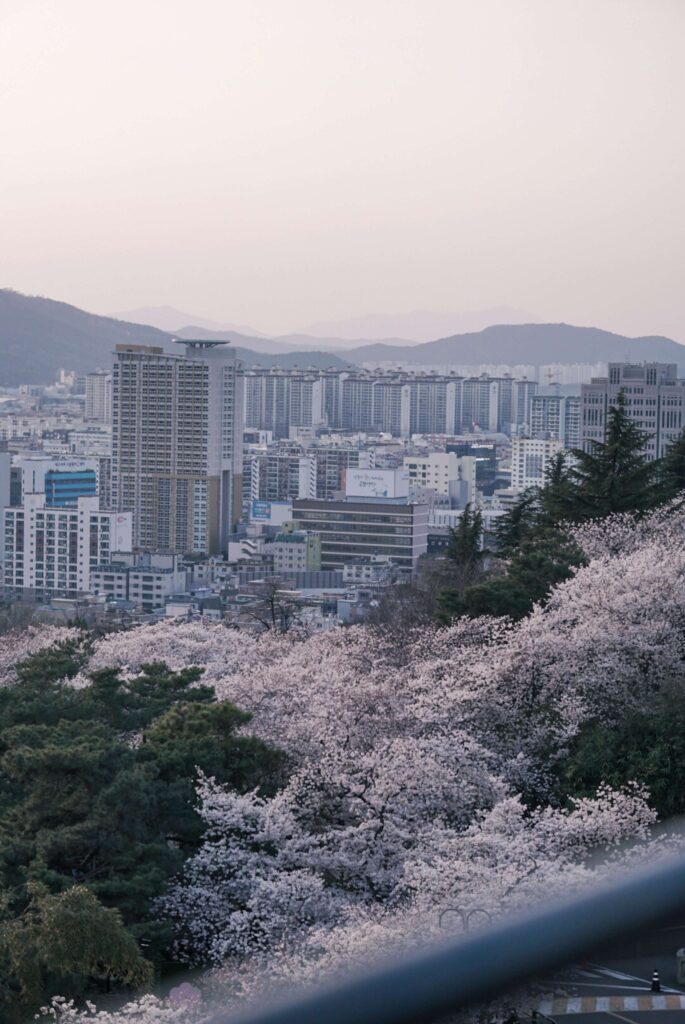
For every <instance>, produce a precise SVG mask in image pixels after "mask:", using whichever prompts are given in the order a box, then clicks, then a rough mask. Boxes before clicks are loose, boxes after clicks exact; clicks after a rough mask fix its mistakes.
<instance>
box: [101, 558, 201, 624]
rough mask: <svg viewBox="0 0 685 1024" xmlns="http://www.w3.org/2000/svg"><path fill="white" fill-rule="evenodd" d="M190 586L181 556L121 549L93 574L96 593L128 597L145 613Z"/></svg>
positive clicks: (111, 597)
mask: <svg viewBox="0 0 685 1024" xmlns="http://www.w3.org/2000/svg"><path fill="white" fill-rule="evenodd" d="M185 588H186V573H185V571H183V570H182V569H181V568H180V567H179V559H178V556H177V555H171V554H130V553H125V552H117V553H115V554H114V555H113V556H112V559H111V561H110V562H109V563H108V564H105V565H98V566H95V567H94V568H93V569H92V570H91V574H90V589H91V591H92V592H93V593H94V594H97V595H102V596H104V597H106V598H110V599H115V598H116V599H119V600H127V601H130V602H132V603H133V604H134V605H135V606H136V607H137V608H141V609H142V610H143V611H145V612H150V611H153V610H154V609H155V608H163V607H164V604H165V602H166V600H167V598H168V597H169V596H170V595H171V594H176V593H178V592H179V591H183V590H185Z"/></svg>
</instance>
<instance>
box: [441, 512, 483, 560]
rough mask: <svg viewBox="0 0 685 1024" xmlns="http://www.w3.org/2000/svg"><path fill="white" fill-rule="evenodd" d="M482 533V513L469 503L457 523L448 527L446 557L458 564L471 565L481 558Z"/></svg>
mask: <svg viewBox="0 0 685 1024" xmlns="http://www.w3.org/2000/svg"><path fill="white" fill-rule="evenodd" d="M482 535H483V514H482V512H481V511H480V509H472V508H471V505H470V503H469V504H468V505H467V506H466V508H465V509H464V512H463V514H462V516H461V518H460V520H459V525H458V526H456V527H450V539H449V542H448V544H447V550H446V552H445V556H446V558H448V559H449V560H450V561H451V562H454V563H455V565H458V566H472V565H473V564H475V563H479V562H480V561H481V560H482V558H483V551H482V550H481V538H482Z"/></svg>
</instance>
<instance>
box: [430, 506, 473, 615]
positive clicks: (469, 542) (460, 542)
mask: <svg viewBox="0 0 685 1024" xmlns="http://www.w3.org/2000/svg"><path fill="white" fill-rule="evenodd" d="M482 536H483V514H482V512H481V511H480V509H473V508H472V507H471V505H470V504H468V505H467V506H466V508H465V509H464V511H463V513H462V515H461V517H460V519H459V524H458V526H456V527H450V535H449V541H448V544H447V549H446V551H445V580H444V585H443V587H442V589H441V591H440V596H439V598H438V606H439V608H440V617H441V618H444V617H447V618H452V616H453V615H455V614H459V613H458V612H456V611H455V609H456V608H458V607H460V602H461V598H462V595H463V593H464V590H465V589H466V587H469V586H471V585H472V584H473V583H475V582H476V581H477V580H478V579H480V577H481V576H482V573H483V556H484V551H483V550H482V546H481V541H482Z"/></svg>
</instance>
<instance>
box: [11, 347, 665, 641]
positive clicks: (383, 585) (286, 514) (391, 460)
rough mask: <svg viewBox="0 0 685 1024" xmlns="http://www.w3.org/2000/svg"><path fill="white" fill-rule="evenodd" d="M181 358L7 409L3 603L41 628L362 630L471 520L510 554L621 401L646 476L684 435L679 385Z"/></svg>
mask: <svg viewBox="0 0 685 1024" xmlns="http://www.w3.org/2000/svg"><path fill="white" fill-rule="evenodd" d="M179 349H180V351H179V352H178V353H168V352H164V351H162V350H161V349H156V348H154V347H150V346H147V347H146V346H144V345H130V346H118V348H117V351H116V352H115V353H113V365H112V367H111V368H107V369H103V370H99V371H95V372H91V373H88V374H86V375H85V376H84V377H79V376H78V375H77V373H76V372H75V371H74V370H73V369H66V370H64V371H62V372H61V374H60V380H59V381H57V382H55V383H53V384H46V385H45V386H39V385H24V386H19V387H18V388H17V389H14V390H8V389H5V393H4V395H3V399H4V400H3V403H2V406H0V410H1V411H0V437H1V438H2V447H3V449H4V450H3V451H2V452H0V474H1V475H0V495H2V506H3V509H4V526H3V542H4V552H3V582H4V595H5V600H11V601H12V602H14V603H15V607H16V603H19V604H21V605H23V606H24V607H25V609H26V613H27V616H29V617H30V615H31V613H33V614H34V615H36V616H38V617H40V618H42V619H44V620H45V621H53V622H66V621H67V620H69V619H70V618H73V617H74V616H75V615H78V616H80V617H83V618H85V619H87V620H88V621H95V620H98V619H101V618H103V617H104V618H111V619H112V620H115V619H117V618H118V619H121V618H122V617H125V618H127V619H129V620H130V619H131V618H136V619H139V620H140V621H151V620H153V619H157V618H159V617H160V616H181V617H183V618H186V619H202V618H209V619H211V620H213V621H216V620H222V619H226V620H228V621H233V622H240V623H242V624H243V625H246V626H247V625H249V624H250V623H252V624H253V626H254V628H264V623H263V616H262V615H261V614H260V610H261V609H262V606H263V604H264V600H265V595H266V593H267V592H271V593H273V592H276V593H277V594H278V595H279V596H280V597H281V598H282V600H283V602H285V601H286V599H287V604H288V606H289V607H290V608H292V609H296V613H297V614H296V615H295V616H293V615H289V616H288V620H287V621H288V624H289V625H291V624H292V621H293V618H300V619H302V620H306V622H307V624H308V625H309V626H310V627H312V626H315V627H316V628H317V629H330V628H334V627H335V626H336V625H339V624H340V623H349V622H359V621H364V619H365V618H366V617H367V616H368V614H369V612H370V611H371V610H372V609H373V608H375V607H377V606H378V603H379V600H380V599H381V597H382V595H383V593H384V591H386V590H387V588H388V587H392V586H394V585H396V584H397V583H402V582H408V581H409V580H411V577H412V574H413V573H415V572H416V570H417V567H418V566H419V563H420V561H421V560H422V559H424V560H426V559H427V558H431V557H440V555H441V554H442V553H444V551H445V548H446V547H447V544H448V541H449V536H450V531H452V530H454V528H455V527H457V526H458V524H459V522H460V520H461V519H462V517H463V515H464V510H465V509H469V510H471V509H473V510H475V509H477V510H478V512H479V514H480V516H481V517H482V523H483V533H482V536H481V546H482V547H483V548H492V546H493V541H494V534H495V531H496V524H497V521H498V519H500V518H501V517H502V516H503V515H505V514H506V512H507V510H510V509H511V507H512V505H513V504H514V503H515V502H516V500H517V499H518V498H519V497H520V496H521V495H522V494H523V493H525V492H526V491H528V490H529V489H530V488H536V487H540V486H541V485H542V484H543V482H544V480H545V477H546V474H547V473H548V471H549V469H550V466H551V465H552V463H553V460H554V458H555V457H556V456H558V455H559V454H560V453H564V454H566V455H567V456H568V459H569V461H572V460H573V455H572V452H573V450H574V449H578V448H583V447H585V448H586V449H587V448H588V445H589V444H591V443H592V441H594V440H601V439H602V438H603V437H604V433H605V429H606V418H607V413H608V410H609V409H610V408H611V406H612V405H614V404H615V402H616V398H617V396H618V394H619V392H622V393H623V394H624V395H625V398H626V409H627V412H628V415H629V417H630V419H631V421H632V422H633V423H634V424H635V425H636V427H638V428H639V429H640V430H641V431H644V433H645V444H644V450H645V454H646V456H647V457H648V458H649V459H659V458H661V457H662V456H663V455H664V454H665V453H666V451H667V449H668V447H669V446H670V445H672V444H673V442H674V441H675V440H676V439H677V438H678V436H679V434H680V433H681V431H682V428H683V398H684V396H685V382H683V381H682V380H679V379H678V373H677V366H676V365H669V364H659V363H652V364H637V365H635V364H630V363H624V364H620V363H611V364H610V365H609V367H608V370H607V373H606V375H604V376H602V377H592V378H591V379H590V380H589V381H587V382H586V383H579V384H577V385H572V384H571V385H569V384H566V385H560V384H558V383H556V382H555V380H554V379H553V378H552V376H551V374H549V375H548V376H547V377H546V378H543V381H541V382H539V381H538V380H536V379H533V378H531V379H529V378H516V377H514V376H512V375H511V374H502V375H501V376H497V377H494V376H490V375H488V374H486V373H476V372H474V374H473V375H472V376H462V375H460V374H457V373H456V372H455V373H448V374H438V373H435V372H421V371H420V370H418V371H416V370H414V371H412V372H404V371H401V370H392V371H391V370H385V371H375V370H370V369H364V370H360V371H356V372H350V371H339V370H335V371H333V370H329V371H326V370H324V371H316V370H313V369H312V370H289V371H287V370H281V369H277V368H276V369H274V368H271V369H260V368H259V367H252V368H250V369H246V368H244V366H243V365H242V364H241V362H240V360H239V359H237V358H236V356H235V354H234V353H233V352H232V351H231V346H230V345H229V344H227V343H222V342H212V341H201V340H200V341H184V342H183V343H179ZM478 369H479V368H474V371H476V370H478ZM272 625H273V624H272ZM278 628H280V627H278Z"/></svg>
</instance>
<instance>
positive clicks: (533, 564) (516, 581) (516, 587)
mask: <svg viewBox="0 0 685 1024" xmlns="http://www.w3.org/2000/svg"><path fill="white" fill-rule="evenodd" d="M582 562H583V556H582V553H581V551H580V550H579V548H578V547H577V546H576V545H575V544H574V543H573V541H572V540H571V539H570V538H569V537H568V536H567V535H565V534H564V533H562V532H561V531H559V530H555V529H550V528H548V529H544V528H540V529H539V530H538V531H537V532H533V531H531V533H529V534H528V536H527V538H526V539H524V540H522V542H521V543H520V544H519V546H518V547H516V548H515V549H514V550H513V551H512V553H511V557H510V559H509V561H508V563H507V571H506V574H505V575H499V576H492V577H491V578H490V579H487V580H485V581H483V582H482V583H478V584H476V585H475V586H472V587H467V588H466V590H465V591H464V593H463V595H461V597H460V598H459V599H452V602H451V603H450V599H449V598H447V596H446V598H445V608H446V609H447V610H448V611H451V612H452V614H453V615H455V614H456V615H470V616H472V617H475V616H478V615H500V616H502V615H507V616H509V617H510V618H512V619H521V618H523V617H524V616H526V615H528V614H529V613H530V611H531V610H532V608H533V605H535V604H538V603H543V602H544V601H545V600H546V599H547V598H548V597H549V594H550V591H551V590H552V588H553V587H554V586H556V584H557V583H563V581H564V580H567V579H570V577H571V576H572V575H573V571H574V567H575V566H578V565H581V564H582Z"/></svg>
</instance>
